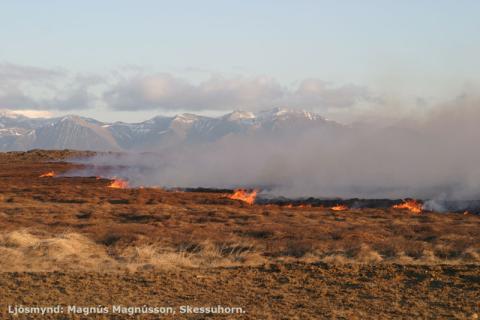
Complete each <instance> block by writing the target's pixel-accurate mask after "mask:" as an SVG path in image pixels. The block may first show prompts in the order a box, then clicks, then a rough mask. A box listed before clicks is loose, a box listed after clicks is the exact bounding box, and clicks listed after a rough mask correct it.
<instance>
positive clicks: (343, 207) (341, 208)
mask: <svg viewBox="0 0 480 320" xmlns="http://www.w3.org/2000/svg"><path fill="white" fill-rule="evenodd" d="M330 209H332V210H333V211H345V210H348V207H347V206H346V205H343V204H337V205H336V206H333V207H331V208H330Z"/></svg>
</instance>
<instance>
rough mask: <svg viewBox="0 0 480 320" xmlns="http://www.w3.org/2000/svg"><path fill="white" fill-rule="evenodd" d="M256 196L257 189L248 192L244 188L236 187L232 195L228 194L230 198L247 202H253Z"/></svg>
mask: <svg viewBox="0 0 480 320" xmlns="http://www.w3.org/2000/svg"><path fill="white" fill-rule="evenodd" d="M256 197H257V190H253V191H252V192H248V191H247V190H245V189H237V190H235V192H234V193H233V194H232V195H230V196H229V198H230V199H233V200H240V201H243V202H246V203H248V204H254V203H255V198H256Z"/></svg>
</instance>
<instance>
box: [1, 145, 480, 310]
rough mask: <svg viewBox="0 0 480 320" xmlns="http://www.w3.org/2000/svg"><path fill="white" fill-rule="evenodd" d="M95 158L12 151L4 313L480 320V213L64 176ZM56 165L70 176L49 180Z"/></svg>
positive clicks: (5, 169) (5, 158)
mask: <svg viewBox="0 0 480 320" xmlns="http://www.w3.org/2000/svg"><path fill="white" fill-rule="evenodd" d="M89 154H91V153H82V152H73V151H39V150H37V151H31V152H12V153H2V154H0V227H1V228H2V232H1V234H0V270H2V272H1V273H0V297H1V299H0V308H1V311H2V313H1V319H19V318H20V319H22V316H14V315H12V314H8V313H7V306H8V305H38V306H47V305H57V304H60V305H78V306H97V305H113V304H119V305H120V304H122V305H128V306H137V305H138V306H142V305H161V306H166V305H169V306H175V307H178V306H180V305H192V306H210V305H212V306H213V305H214V306H216V305H223V306H240V307H242V308H243V309H244V311H245V313H243V314H236V315H225V314H222V315H220V314H217V315H215V314H210V315H206V314H196V315H195V314H190V315H179V314H176V315H171V316H166V318H192V319H210V318H218V319H370V318H372V319H388V318H392V319H396V318H406V319H410V318H411V319H419V318H421V319H441V318H445V319H452V318H453V319H476V317H478V315H477V314H478V313H480V232H479V230H480V228H479V227H480V217H479V216H478V215H474V214H465V215H464V214H458V213H434V212H423V213H422V214H419V215H417V214H412V213H410V212H408V211H405V210H398V209H393V208H392V209H356V210H353V209H352V210H345V211H333V210H331V209H328V208H321V207H306V208H304V207H293V208H289V207H286V206H278V205H258V204H254V205H249V204H246V203H244V202H241V201H238V200H231V199H229V198H228V194H224V193H201V192H174V191H165V190H162V189H159V188H135V189H129V188H127V189H113V188H109V187H108V186H109V185H110V184H111V182H112V181H111V180H108V179H105V178H100V179H99V178H96V177H68V176H62V174H63V173H66V172H68V171H69V170H70V169H73V168H75V167H77V166H78V165H77V164H72V163H69V162H66V161H67V160H68V158H69V157H76V156H86V155H89ZM49 171H54V172H55V173H56V174H57V176H56V177H39V176H40V175H42V174H44V173H46V172H49ZM138 317H139V318H145V319H147V318H152V319H158V318H159V317H158V315H156V316H153V315H144V316H138ZM30 318H35V317H34V316H32V315H29V316H25V319H30ZM38 318H40V319H48V318H51V319H70V318H73V319H86V318H88V319H97V318H98V319H123V318H132V317H130V316H127V315H112V314H109V315H98V314H97V315H90V316H88V317H86V316H79V315H76V316H74V315H72V314H64V315H60V316H59V315H49V316H38Z"/></svg>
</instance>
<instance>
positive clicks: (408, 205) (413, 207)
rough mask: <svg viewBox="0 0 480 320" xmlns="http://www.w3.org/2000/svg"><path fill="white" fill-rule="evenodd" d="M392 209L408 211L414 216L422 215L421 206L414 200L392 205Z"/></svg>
mask: <svg viewBox="0 0 480 320" xmlns="http://www.w3.org/2000/svg"><path fill="white" fill-rule="evenodd" d="M393 208H394V209H402V210H408V211H410V212H412V213H415V214H420V213H422V204H421V203H420V202H418V201H416V200H405V201H404V202H403V203H400V204H396V205H394V206H393Z"/></svg>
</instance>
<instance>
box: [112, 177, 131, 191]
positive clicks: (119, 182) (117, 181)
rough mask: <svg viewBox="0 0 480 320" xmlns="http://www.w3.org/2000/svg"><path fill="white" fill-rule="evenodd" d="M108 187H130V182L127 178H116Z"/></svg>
mask: <svg viewBox="0 0 480 320" xmlns="http://www.w3.org/2000/svg"><path fill="white" fill-rule="evenodd" d="M108 187H109V188H114V189H126V188H128V182H127V181H125V180H120V179H115V180H113V181H112V183H110V185H109V186H108Z"/></svg>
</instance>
